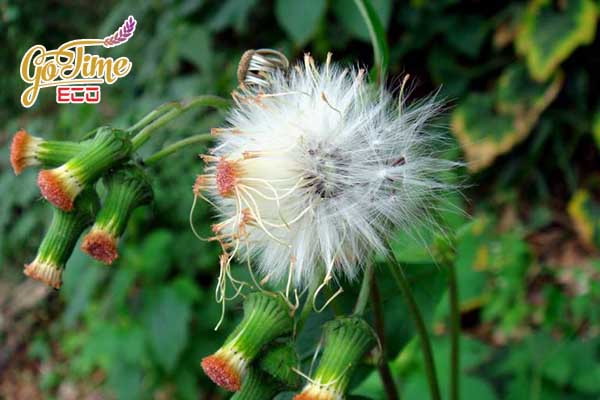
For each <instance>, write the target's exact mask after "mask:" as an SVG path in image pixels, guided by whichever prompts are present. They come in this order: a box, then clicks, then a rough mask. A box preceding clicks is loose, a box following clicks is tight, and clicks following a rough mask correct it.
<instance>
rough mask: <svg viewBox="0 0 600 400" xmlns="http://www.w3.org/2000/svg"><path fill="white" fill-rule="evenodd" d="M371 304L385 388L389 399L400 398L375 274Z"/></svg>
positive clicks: (396, 399) (379, 367)
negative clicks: (391, 369) (391, 366)
mask: <svg viewBox="0 0 600 400" xmlns="http://www.w3.org/2000/svg"><path fill="white" fill-rule="evenodd" d="M370 292H371V293H370V294H371V306H372V307H373V317H374V318H373V324H374V325H375V332H377V336H378V337H379V343H380V345H381V358H382V359H381V362H380V363H379V365H378V366H377V370H378V371H379V376H380V378H381V382H382V383H383V389H384V390H385V394H386V396H387V398H388V400H398V399H399V396H398V391H397V389H396V384H395V383H394V378H393V376H392V371H390V364H389V362H388V354H387V346H386V343H385V320H384V317H383V306H382V304H381V294H380V293H379V285H378V284H377V277H376V276H374V277H373V279H372V280H371V291H370Z"/></svg>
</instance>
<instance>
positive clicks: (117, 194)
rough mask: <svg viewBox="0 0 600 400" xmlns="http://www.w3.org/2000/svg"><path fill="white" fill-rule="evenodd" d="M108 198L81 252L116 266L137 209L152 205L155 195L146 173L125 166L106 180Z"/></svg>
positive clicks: (133, 167)
mask: <svg viewBox="0 0 600 400" xmlns="http://www.w3.org/2000/svg"><path fill="white" fill-rule="evenodd" d="M103 181H104V184H105V187H106V190H107V194H106V198H105V199H104V203H103V205H102V208H101V210H100V212H99V213H98V217H97V218H96V222H95V223H94V226H92V229H91V230H90V232H89V233H88V234H87V235H86V236H85V238H84V239H83V243H82V244H81V249H82V250H83V251H84V252H85V253H87V254H89V255H90V256H91V257H93V258H95V259H96V260H99V261H101V262H103V263H104V264H112V263H113V262H114V261H115V260H116V259H117V258H118V257H119V254H118V251H117V244H118V241H119V238H120V237H121V235H122V234H123V232H124V231H125V228H126V227H127V223H128V221H129V217H130V216H131V213H132V212H133V210H135V209H136V208H137V207H139V206H141V205H144V204H148V203H150V202H151V201H152V199H153V197H154V194H153V191H152V185H151V184H150V180H149V179H148V177H147V175H146V173H145V172H144V171H143V170H142V169H141V168H140V167H137V166H135V165H125V166H123V167H121V168H118V169H116V170H114V171H112V172H110V173H109V174H108V175H106V176H105V177H104V178H103Z"/></svg>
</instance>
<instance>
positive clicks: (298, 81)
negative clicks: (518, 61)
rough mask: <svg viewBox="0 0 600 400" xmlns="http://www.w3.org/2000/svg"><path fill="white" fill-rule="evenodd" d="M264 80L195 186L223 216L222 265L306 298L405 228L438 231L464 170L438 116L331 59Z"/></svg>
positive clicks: (240, 105)
mask: <svg viewBox="0 0 600 400" xmlns="http://www.w3.org/2000/svg"><path fill="white" fill-rule="evenodd" d="M265 79H266V80H267V82H268V85H261V86H260V88H259V90H255V91H252V90H250V89H248V88H246V89H244V90H242V91H241V92H240V93H238V94H237V95H236V96H234V98H235V99H236V106H235V107H234V108H233V110H232V111H231V113H230V115H229V118H228V124H229V127H227V128H220V129H215V130H214V132H215V133H216V134H218V141H217V145H216V147H215V148H214V149H213V150H212V152H211V155H209V156H205V157H204V159H205V161H206V162H207V163H208V166H207V168H206V171H205V172H206V173H205V175H200V176H199V177H198V180H197V181H196V186H195V192H196V194H198V195H202V193H203V192H208V197H209V198H210V200H211V201H212V202H213V203H214V204H215V205H216V206H217V207H218V210H219V214H220V215H219V218H220V221H219V223H218V224H215V225H214V226H213V231H214V233H215V237H214V238H213V239H215V240H218V241H219V242H220V243H221V245H222V246H223V251H224V254H226V258H225V259H222V264H223V263H226V264H227V263H228V262H230V260H231V259H232V258H233V257H241V258H242V259H244V260H246V259H248V260H253V264H252V265H253V266H255V267H257V269H258V271H259V272H260V274H261V275H262V276H263V277H266V278H268V279H269V280H271V281H285V279H288V278H289V279H290V282H292V283H293V284H294V285H295V286H297V287H301V286H305V285H307V284H316V283H317V282H318V281H320V280H323V279H324V277H329V278H331V277H333V278H340V277H346V278H348V279H353V278H355V277H356V276H357V274H358V273H359V272H360V270H361V266H362V265H364V263H365V261H366V260H367V259H368V257H369V256H370V255H371V254H372V253H373V252H374V251H385V245H384V243H385V241H386V240H387V239H388V237H389V235H390V234H392V233H393V232H394V231H395V230H396V229H398V228H399V229H410V228H411V227H414V225H415V224H420V223H423V222H424V221H427V220H431V218H430V211H431V210H432V208H433V207H434V206H435V201H436V198H438V197H439V194H440V193H441V192H443V191H446V190H448V189H449V187H448V186H447V185H446V184H444V183H442V181H441V179H440V175H443V173H444V171H447V170H449V169H452V168H454V166H455V164H454V163H452V162H450V161H445V160H442V159H440V158H438V156H439V153H441V149H440V147H439V145H440V143H439V141H440V139H439V137H437V136H436V135H432V134H431V133H429V132H428V122H429V121H430V120H431V118H432V117H433V116H434V115H435V114H436V113H437V112H438V111H439V105H438V103H436V102H435V101H434V100H428V101H423V102H421V103H420V104H419V105H417V106H414V107H404V108H402V104H403V100H402V99H400V101H398V100H396V99H394V98H393V97H392V96H391V95H390V94H389V93H388V92H386V91H385V89H382V88H377V87H375V86H374V85H369V84H368V83H367V82H366V76H365V74H364V71H363V70H357V69H351V68H350V69H348V68H343V67H340V66H338V65H336V64H332V63H330V62H329V59H328V61H327V63H326V64H325V65H323V66H321V67H317V66H316V65H315V63H314V61H313V60H312V59H311V58H310V57H308V56H307V57H305V60H304V64H301V65H297V66H295V67H293V68H291V69H290V70H287V71H283V70H277V71H274V72H272V73H271V74H269V75H268V76H267V77H265ZM222 274H224V273H223V272H222ZM326 279H327V278H326Z"/></svg>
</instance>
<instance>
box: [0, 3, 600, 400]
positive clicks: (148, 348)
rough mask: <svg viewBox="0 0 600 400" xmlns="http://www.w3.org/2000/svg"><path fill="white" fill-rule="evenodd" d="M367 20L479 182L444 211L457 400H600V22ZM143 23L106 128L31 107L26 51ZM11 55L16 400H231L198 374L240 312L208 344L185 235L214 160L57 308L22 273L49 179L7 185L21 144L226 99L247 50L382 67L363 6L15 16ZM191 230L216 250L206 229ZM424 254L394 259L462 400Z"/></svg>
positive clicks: (409, 13)
mask: <svg viewBox="0 0 600 400" xmlns="http://www.w3.org/2000/svg"><path fill="white" fill-rule="evenodd" d="M372 3H373V5H374V7H375V8H376V10H377V12H378V14H379V16H380V18H381V20H382V22H383V25H384V27H385V29H386V32H387V39H388V42H389V45H390V68H389V73H388V80H387V84H388V86H389V87H390V89H391V90H397V89H398V83H399V82H400V80H401V79H402V76H403V74H406V73H408V74H410V75H411V77H412V78H411V81H410V82H411V87H412V88H413V90H412V92H411V98H414V99H417V98H419V97H421V96H424V95H427V94H429V93H431V92H432V91H436V90H438V89H439V94H440V96H441V97H443V98H445V99H447V100H448V111H447V113H446V115H445V117H444V121H442V124H443V125H444V126H447V127H448V128H449V129H448V130H449V134H448V135H449V137H450V138H451V140H452V141H453V143H454V145H453V146H452V150H451V151H449V156H450V157H457V158H461V159H464V160H466V161H467V165H468V168H466V171H465V176H466V183H467V185H466V188H465V190H464V195H463V196H459V195H452V196H450V197H449V198H448V199H447V202H446V204H447V207H446V208H449V209H453V210H454V211H452V210H451V211H450V212H444V213H443V215H442V218H443V220H444V221H445V223H446V224H447V226H448V228H447V230H448V231H449V232H451V233H452V234H453V235H454V234H455V235H456V240H455V243H456V244H455V249H456V257H455V259H454V265H455V267H456V268H457V271H458V276H459V287H460V291H461V295H460V296H461V297H460V302H461V311H462V321H461V322H462V332H463V335H462V339H461V340H462V359H461V361H462V368H461V372H460V374H461V378H462V393H463V394H462V398H465V399H467V398H468V399H475V398H476V399H544V400H546V399H594V398H598V396H600V363H599V360H600V336H599V334H600V312H599V309H600V308H599V307H598V305H599V304H600V282H599V278H600V258H599V253H598V250H597V249H598V246H599V245H600V223H599V222H598V221H599V220H598V217H599V216H600V198H599V197H598V196H597V195H598V188H599V185H598V184H599V180H598V174H597V170H598V167H599V160H600V158H599V154H598V147H597V145H598V144H600V99H599V96H598V93H599V89H600V85H599V81H598V79H599V78H598V71H599V70H600V56H598V54H600V40H598V35H597V34H596V23H597V19H598V8H599V4H598V2H597V1H593V0H558V1H542V0H529V1H506V2H490V1H481V0H480V1H477V0H468V1H462V2H459V1H457V0H436V1H424V0H412V1H393V0H372ZM130 14H131V15H134V16H135V17H136V19H137V20H138V21H139V26H138V28H137V30H136V33H135V36H134V37H133V39H132V40H130V41H129V42H128V43H127V44H126V45H124V46H120V47H118V48H114V49H111V50H109V51H108V50H107V51H105V52H106V53H110V56H112V57H117V56H121V55H125V56H127V57H129V58H130V59H131V60H132V62H133V71H132V72H131V73H130V75H129V76H128V77H126V78H124V79H122V80H120V81H118V83H117V84H115V85H113V86H110V87H109V86H104V87H103V93H102V95H103V100H102V103H101V104H100V105H99V106H91V105H57V104H56V103H55V102H54V91H53V90H52V89H47V90H43V91H42V95H41V96H40V98H39V99H38V102H37V104H36V105H35V106H34V107H33V108H31V109H27V110H25V109H23V108H22V107H21V105H20V103H19V96H20V93H21V91H22V90H23V89H24V88H25V84H24V83H23V82H22V81H21V80H20V78H19V74H18V67H19V63H20V59H21V57H22V55H23V54H24V53H25V51H26V50H27V49H28V48H29V47H30V46H32V45H34V44H38V43H40V44H44V45H45V46H46V47H47V48H55V47H57V46H58V45H60V44H61V43H63V42H65V41H68V40H71V39H75V38H81V37H104V36H105V35H108V34H110V33H112V32H113V31H114V29H115V28H116V27H117V26H119V25H120V24H121V23H122V21H123V20H124V19H125V18H126V17H127V16H128V15H130ZM0 39H1V40H0V43H1V44H2V45H1V46H0V68H1V69H0V72H1V73H0V83H1V86H0V87H1V90H0V120H1V121H2V130H1V131H0V147H1V149H0V398H6V399H37V398H40V399H42V398H43V399H51V398H57V399H84V398H89V399H96V398H105V397H106V396H114V397H116V398H119V399H148V398H155V399H171V398H173V399H198V398H200V399H219V398H225V397H226V396H225V394H224V393H222V392H220V391H218V390H216V389H215V388H214V386H213V385H212V384H210V383H209V382H208V380H207V379H206V378H205V377H204V375H203V374H202V371H201V369H200V366H199V360H200V359H201V357H202V356H204V355H206V354H209V353H210V352H212V351H214V350H215V349H216V348H217V347H218V346H219V343H220V341H221V340H222V339H223V337H224V334H225V332H228V330H229V329H230V328H231V326H232V321H233V319H234V318H235V317H236V316H237V315H238V313H236V312H233V311H236V307H233V309H232V312H230V313H228V315H227V319H226V323H225V326H224V327H223V328H222V330H221V331H219V332H214V331H213V327H214V325H215V323H216V322H217V320H218V318H219V312H220V311H219V307H218V306H217V305H216V304H215V302H214V297H213V292H214V290H213V289H214V285H215V276H216V273H217V267H218V265H217V254H218V249H217V248H215V247H214V246H211V245H207V244H205V243H202V242H199V241H198V240H197V239H196V238H195V237H194V236H193V234H192V232H191V230H190V228H189V225H188V214H189V210H190V206H191V203H192V194H191V185H192V183H193V181H194V177H195V175H196V174H197V173H199V172H200V171H201V169H202V165H201V163H200V162H199V160H198V159H197V158H196V155H197V154H198V153H201V152H203V151H204V149H203V148H202V146H198V147H195V148H189V149H186V150H184V151H182V152H181V153H179V154H178V156H176V157H172V158H168V159H165V160H164V162H163V163H162V164H160V165H159V166H157V167H155V168H153V169H152V178H153V180H154V185H155V191H156V201H155V202H154V204H153V205H152V206H151V207H145V208H142V209H139V210H137V211H136V213H135V214H134V216H133V219H132V221H131V223H130V225H129V227H128V229H127V232H126V237H125V240H124V241H123V243H122V246H121V254H122V255H121V258H120V259H119V261H118V263H117V265H115V266H113V267H105V266H101V265H98V264H96V263H94V262H91V261H90V260H89V259H88V258H86V257H85V256H84V255H83V254H81V252H79V251H76V252H75V253H74V255H73V257H72V259H71V260H70V262H69V264H68V268H67V270H66V273H65V278H64V280H65V283H64V287H63V288H62V289H61V290H60V292H57V291H50V290H48V289H46V288H44V287H42V286H41V285H39V284H37V283H36V282H32V281H29V280H25V279H24V278H23V276H22V273H21V268H22V265H23V264H24V263H25V262H28V261H30V259H32V258H33V257H34V255H35V251H36V248H37V245H38V244H39V241H40V240H41V237H42V234H43V232H44V229H45V226H46V225H47V224H48V222H49V216H50V213H49V208H48V206H47V205H46V204H45V203H44V202H43V201H42V200H41V198H40V195H39V192H38V190H37V187H36V185H35V172H34V171H27V172H26V173H24V174H23V175H22V176H19V177H18V179H17V178H16V177H15V176H14V175H13V173H12V170H11V169H10V165H9V157H8V155H9V151H8V149H9V145H10V138H11V136H12V135H13V134H14V132H16V131H17V129H19V128H26V129H27V130H28V131H30V132H32V133H34V134H36V135H39V136H43V137H47V138H59V139H66V138H70V139H77V138H80V137H81V136H82V135H83V134H84V133H85V132H87V131H89V130H90V129H92V128H94V127H96V126H98V125H105V124H110V125H113V126H116V127H126V126H129V125H130V124H131V123H133V122H135V121H136V120H137V119H139V118H140V117H142V116H143V115H144V114H145V113H147V112H148V111H150V110H151V109H153V108H154V107H156V106H158V105H160V104H162V103H164V102H167V101H171V100H177V99H182V98H186V97H191V96H194V95H200V94H219V95H223V96H228V94H229V93H230V92H231V90H233V88H234V87H235V85H236V81H235V71H236V67H237V61H238V60H239V57H240V55H241V54H242V52H243V51H244V50H246V49H249V48H261V47H270V48H276V49H279V50H281V51H282V52H284V53H285V54H286V55H287V56H288V57H289V58H290V59H297V58H298V57H301V56H302V54H303V52H311V54H313V55H314V56H315V58H317V59H324V58H325V55H326V53H327V52H328V51H331V52H333V53H334V58H335V60H337V61H339V62H341V63H348V64H356V63H359V64H361V65H364V66H370V65H372V63H373V61H372V47H371V45H370V42H369V35H368V32H367V29H366V26H365V24H364V22H363V21H362V19H361V17H360V14H359V13H358V11H357V10H356V8H355V6H354V2H352V1H349V0H307V1H298V0H274V1H269V0H267V1H265V0H223V1H213V0H205V1H183V0H182V1H176V0H173V1H121V2H117V1H115V2H113V1H108V2H95V3H93V4H90V3H89V2H87V1H77V0H73V1H59V2H53V1H18V2H13V1H6V0H0ZM103 55H107V54H104V53H103ZM222 120H223V115H220V114H219V113H216V112H208V111H198V112H194V113H191V114H190V115H186V116H184V117H182V118H180V119H178V120H177V121H176V122H174V123H172V124H170V125H169V126H168V127H167V128H166V129H163V131H162V132H161V133H160V134H159V135H157V138H156V139H153V141H152V142H151V143H150V145H149V146H147V148H145V149H144V150H143V151H142V155H146V154H149V153H150V152H152V151H154V150H157V149H159V148H160V147H162V145H163V144H164V143H168V142H173V141H175V140H176V139H178V138H182V137H185V136H188V135H191V134H195V133H201V132H205V131H207V130H208V129H209V128H210V127H213V126H218V125H219V124H220V123H222ZM461 210H464V212H461ZM194 218H195V221H196V223H197V225H198V227H199V229H200V230H201V231H207V229H208V228H207V227H208V225H209V223H210V221H211V220H212V219H211V218H212V217H211V215H210V212H209V210H208V208H207V207H204V206H201V207H199V208H198V209H197V211H196V214H195V217H194ZM430 236H431V235H429V234H428V233H427V232H422V233H420V234H415V233H413V234H412V235H408V234H406V233H399V234H398V241H397V244H396V248H395V250H396V251H397V255H398V257H400V258H401V259H402V260H403V261H404V262H405V263H406V265H407V270H408V273H409V276H410V279H411V283H412V284H413V286H414V288H415V291H416V294H417V298H418V301H419V304H420V306H421V307H422V308H423V310H424V312H425V314H426V316H427V319H428V321H429V322H430V324H429V326H430V329H431V331H432V332H433V333H434V351H435V356H436V361H437V367H438V374H439V375H440V378H441V380H442V387H446V386H447V380H448V376H449V371H448V369H449V366H448V365H449V361H448V360H449V345H448V340H447V339H448V338H447V331H448V311H447V309H448V304H447V299H446V294H445V291H446V289H445V288H446V285H445V279H446V270H445V268H444V266H443V265H439V264H437V263H436V262H435V261H434V260H433V259H432V253H435V250H436V246H435V243H434V242H433V241H432V240H433V239H432V238H430ZM381 271H383V270H381ZM238 272H239V273H240V274H241V273H243V272H241V271H238ZM379 276H380V281H381V282H382V286H383V287H382V292H383V293H382V296H383V297H384V300H385V308H386V313H385V314H386V328H387V330H388V331H389V336H388V337H387V338H386V340H387V342H388V343H387V345H388V348H389V352H390V355H391V357H392V359H393V360H394V361H393V362H392V370H393V372H394V375H395V378H396V379H397V381H398V383H399V387H400V388H401V392H402V398H404V399H423V398H425V396H426V393H427V388H426V382H425V377H424V373H423V365H422V363H421V356H420V353H419V348H418V345H417V343H416V342H415V340H414V339H413V338H412V337H413V331H412V327H411V323H410V320H409V319H408V317H407V313H406V311H405V306H404V305H403V303H402V301H401V300H400V298H399V297H398V296H397V294H396V293H395V292H394V290H393V288H392V287H387V286H386V284H385V282H387V281H389V280H390V279H386V276H385V273H384V272H380V274H379ZM354 290H356V288H353V287H349V288H348V293H346V294H345V295H344V296H342V298H341V300H340V301H338V302H337V303H336V304H334V306H333V307H332V310H330V311H329V312H328V313H325V314H322V315H318V316H314V317H312V318H311V319H310V320H309V324H308V329H307V331H308V333H307V334H305V335H304V336H303V337H301V338H300V348H301V350H302V351H303V354H304V355H306V354H310V353H311V352H312V349H313V345H314V343H315V340H316V339H317V338H318V334H319V331H318V327H319V324H320V322H321V321H322V320H324V319H327V318H330V317H331V313H332V312H333V311H338V310H342V311H343V310H346V309H348V307H349V306H350V305H351V304H350V303H351V301H352V298H353V297H354V296H352V293H353V291H354ZM354 381H355V383H354V389H353V394H354V395H355V396H357V397H360V396H362V397H363V398H370V399H383V398H384V395H383V391H382V388H381V384H380V382H379V378H378V375H377V374H376V373H374V372H373V368H372V366H370V367H369V366H366V367H365V368H363V370H361V372H360V373H359V374H358V375H357V376H356V377H355V379H354Z"/></svg>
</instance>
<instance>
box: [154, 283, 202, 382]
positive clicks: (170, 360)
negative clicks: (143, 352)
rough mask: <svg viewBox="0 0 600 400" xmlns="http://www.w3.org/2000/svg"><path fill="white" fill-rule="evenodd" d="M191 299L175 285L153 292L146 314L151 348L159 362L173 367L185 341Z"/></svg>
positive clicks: (170, 367) (170, 368) (163, 365)
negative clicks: (181, 293)
mask: <svg viewBox="0 0 600 400" xmlns="http://www.w3.org/2000/svg"><path fill="white" fill-rule="evenodd" d="M190 317H191V303H190V302H189V300H188V299H186V298H184V297H182V296H181V295H180V294H179V293H178V292H177V290H176V289H173V288H171V287H166V288H162V289H160V290H158V291H156V292H153V293H152V297H151V300H150V304H149V306H148V308H147V314H146V318H145V325H146V331H147V332H148V335H149V342H150V348H151V349H152V351H153V353H154V356H155V357H156V359H157V360H158V362H159V363H160V364H161V365H162V367H163V368H165V369H166V370H167V371H172V370H173V368H174V367H175V365H176V363H177V359H178V358H179V355H180V354H181V352H182V351H183V349H184V347H185V346H186V344H187V341H188V330H189V324H188V323H189V321H190Z"/></svg>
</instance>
